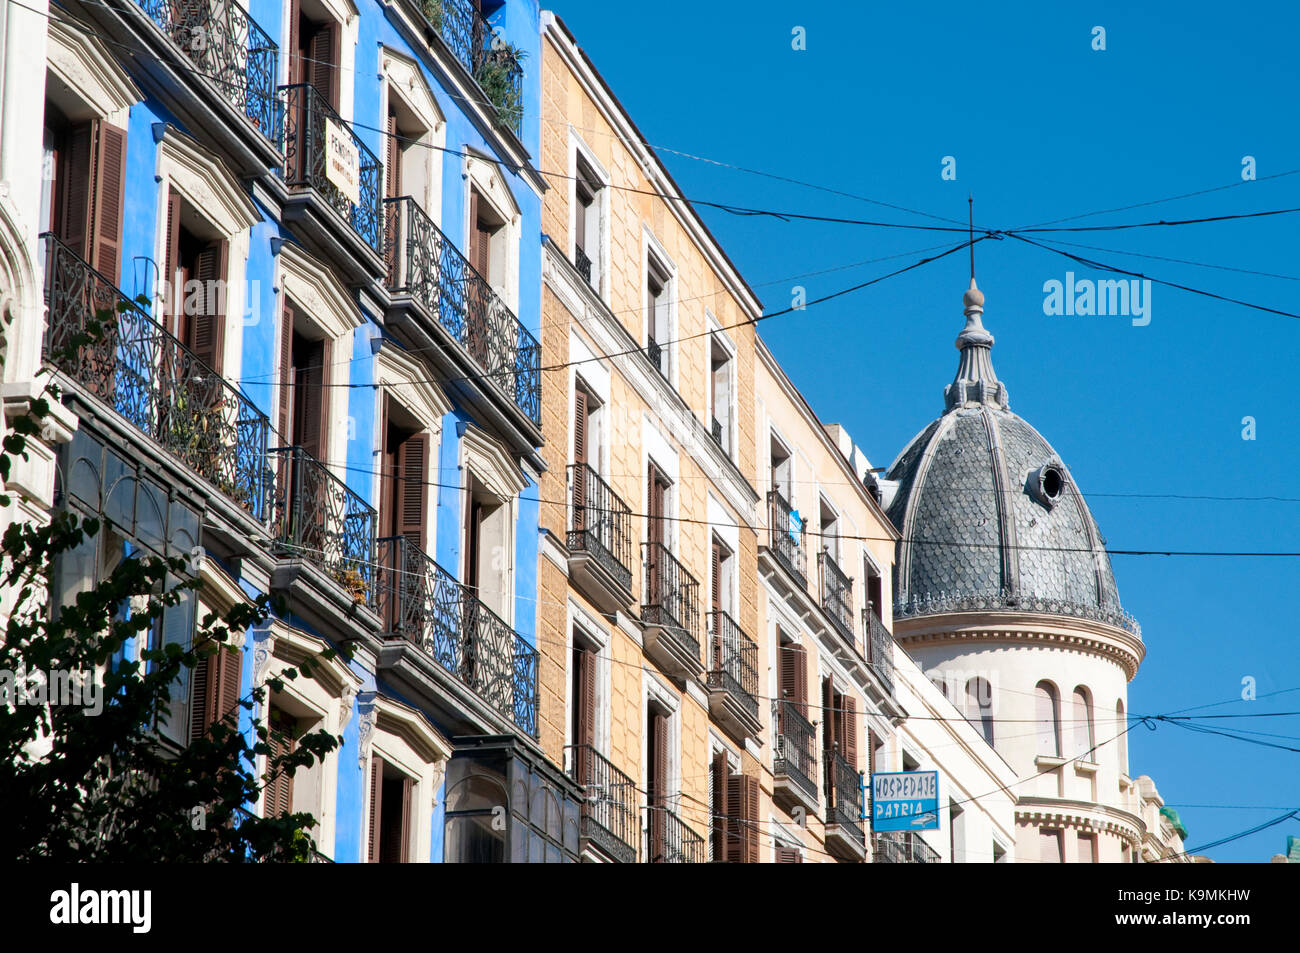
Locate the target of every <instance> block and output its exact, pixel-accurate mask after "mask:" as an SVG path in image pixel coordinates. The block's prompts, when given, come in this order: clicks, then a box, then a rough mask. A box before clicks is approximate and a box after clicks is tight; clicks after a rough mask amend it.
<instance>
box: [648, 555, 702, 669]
mask: <svg viewBox="0 0 1300 953" xmlns="http://www.w3.org/2000/svg"><path fill="white" fill-rule="evenodd" d="M641 561H642V562H643V563H644V564H645V590H644V597H643V598H642V600H641V619H642V620H643V621H644V622H646V623H648V624H650V625H658V626H662V627H663V628H665V629H671V630H673V632H674V633H675V634H676V635H677V637H678V638H679V639H681V640H682V641H683V642H684V643H685V644H686V645H687V646H688V647H689V648H691V649H692V650H693V651H694V653H695V657H696V658H697V659H698V658H699V657H700V642H699V639H698V638H697V637H696V635H695V632H696V624H697V623H696V620H697V619H698V617H699V610H698V605H699V591H700V584H699V583H698V582H696V581H695V577H694V576H692V575H691V574H690V573H689V572H687V571H686V567H685V566H683V565H682V564H681V563H679V562H678V561H677V559H676V558H675V557H674V556H673V554H672V553H670V552H669V551H668V547H667V546H665V545H664V544H663V543H642V544H641Z"/></svg>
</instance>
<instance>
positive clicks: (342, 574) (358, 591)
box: [333, 566, 370, 603]
mask: <svg viewBox="0 0 1300 953" xmlns="http://www.w3.org/2000/svg"><path fill="white" fill-rule="evenodd" d="M333 575H334V579H335V581H336V582H338V584H339V585H341V586H342V587H343V588H344V589H346V590H347V591H348V592H349V593H350V594H351V595H352V601H353V602H356V603H363V602H365V601H366V593H367V591H368V590H369V588H370V587H369V586H368V585H367V583H366V581H365V580H364V579H362V578H361V573H359V572H357V571H356V570H355V569H353V568H352V567H350V566H347V567H342V568H339V569H335V570H334V574H333Z"/></svg>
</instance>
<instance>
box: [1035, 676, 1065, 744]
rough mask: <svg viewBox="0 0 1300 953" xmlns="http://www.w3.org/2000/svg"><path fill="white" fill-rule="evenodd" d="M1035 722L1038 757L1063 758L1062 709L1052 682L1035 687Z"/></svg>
mask: <svg viewBox="0 0 1300 953" xmlns="http://www.w3.org/2000/svg"><path fill="white" fill-rule="evenodd" d="M1034 721H1035V722H1037V725H1038V728H1037V733H1038V755H1039V756H1040V757H1048V758H1059V757H1060V756H1061V708H1060V700H1059V699H1058V697H1057V694H1056V686H1054V685H1053V684H1052V683H1051V682H1039V683H1038V684H1037V685H1035V686H1034Z"/></svg>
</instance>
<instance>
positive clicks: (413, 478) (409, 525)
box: [395, 433, 429, 551]
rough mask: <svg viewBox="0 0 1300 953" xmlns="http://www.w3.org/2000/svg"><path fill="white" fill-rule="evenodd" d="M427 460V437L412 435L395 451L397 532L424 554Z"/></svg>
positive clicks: (422, 434)
mask: <svg viewBox="0 0 1300 953" xmlns="http://www.w3.org/2000/svg"><path fill="white" fill-rule="evenodd" d="M428 457H429V435H428V434H424V433H417V434H412V435H411V436H409V437H407V438H406V439H405V440H403V441H402V443H401V445H400V446H399V447H398V448H397V472H398V475H399V477H400V479H401V486H400V488H399V490H400V491H399V493H398V494H397V499H396V500H395V502H396V504H397V532H398V534H399V535H401V536H405V537H406V538H407V539H408V540H410V542H411V543H412V545H414V546H415V547H416V548H418V549H420V550H421V551H423V550H424V548H425V544H424V522H425V520H424V497H425V494H424V487H425V482H426V481H425V472H426V468H427V465H428V464H427V461H428Z"/></svg>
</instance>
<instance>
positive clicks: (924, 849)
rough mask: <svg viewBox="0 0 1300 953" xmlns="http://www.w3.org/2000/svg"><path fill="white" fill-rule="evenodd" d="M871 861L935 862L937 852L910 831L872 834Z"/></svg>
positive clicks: (888, 862)
mask: <svg viewBox="0 0 1300 953" xmlns="http://www.w3.org/2000/svg"><path fill="white" fill-rule="evenodd" d="M871 844H872V850H873V856H872V861H873V862H874V863H877V864H937V863H939V862H940V857H939V852H938V851H936V850H935V849H934V848H933V847H931V846H930V845H929V844H927V843H926V842H925V841H923V840H921V835H919V834H916V833H913V832H912V831H888V832H884V833H880V834H873V835H872V841H871Z"/></svg>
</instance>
